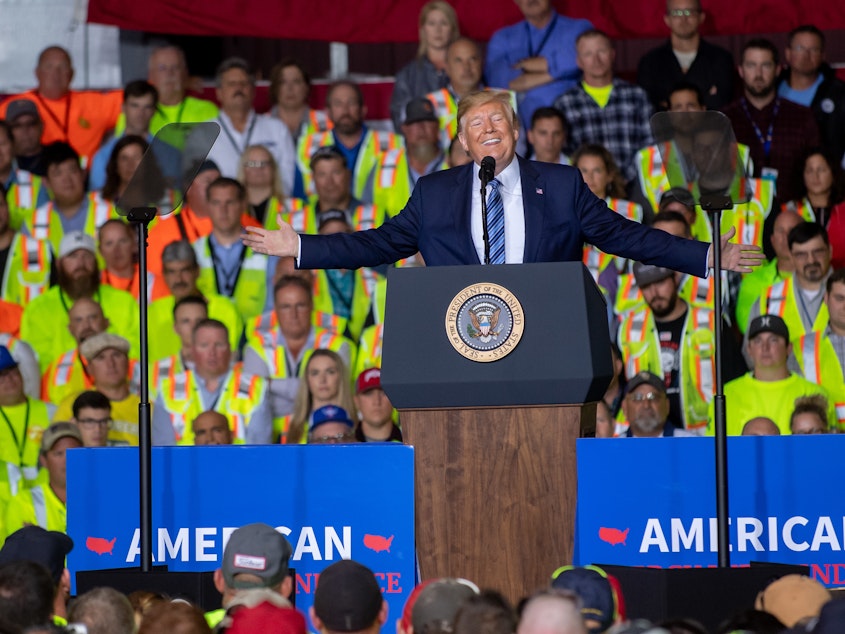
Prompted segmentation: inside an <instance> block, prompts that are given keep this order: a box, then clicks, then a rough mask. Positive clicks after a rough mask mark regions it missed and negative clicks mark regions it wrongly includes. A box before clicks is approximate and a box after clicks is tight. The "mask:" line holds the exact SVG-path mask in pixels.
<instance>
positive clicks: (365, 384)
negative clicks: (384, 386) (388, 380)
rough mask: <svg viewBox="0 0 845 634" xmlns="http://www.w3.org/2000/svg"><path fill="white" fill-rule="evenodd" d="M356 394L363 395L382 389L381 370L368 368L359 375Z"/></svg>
mask: <svg viewBox="0 0 845 634" xmlns="http://www.w3.org/2000/svg"><path fill="white" fill-rule="evenodd" d="M356 384H357V385H356V392H357V393H358V394H362V393H364V392H369V391H370V390H380V389H381V368H367V369H366V370H364V371H363V372H361V374H359V375H358V381H357V382H356Z"/></svg>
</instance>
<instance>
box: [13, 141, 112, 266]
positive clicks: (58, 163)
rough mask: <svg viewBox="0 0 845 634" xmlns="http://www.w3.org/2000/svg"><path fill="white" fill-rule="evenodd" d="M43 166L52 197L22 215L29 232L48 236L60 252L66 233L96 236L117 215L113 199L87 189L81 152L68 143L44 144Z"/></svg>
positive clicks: (34, 234)
mask: <svg viewBox="0 0 845 634" xmlns="http://www.w3.org/2000/svg"><path fill="white" fill-rule="evenodd" d="M44 169H45V171H46V176H45V177H44V184H45V185H47V187H48V188H49V190H50V193H51V195H52V200H50V201H49V202H46V203H44V204H43V205H41V206H40V207H38V208H36V209H35V211H33V212H32V213H31V214H30V215H29V216H27V217H26V218H24V219H23V224H22V226H21V229H22V231H23V232H24V234H26V235H27V236H30V237H32V238H36V239H38V240H47V241H48V242H50V244H52V245H53V250H54V251H55V252H59V251H61V242H62V238H64V236H65V235H66V234H69V233H73V232H80V231H81V232H83V233H85V234H87V235H89V236H93V235H95V234H96V232H97V229H99V228H100V226H101V225H102V224H103V223H104V222H105V221H106V220H108V219H109V218H116V217H117V212H116V210H115V208H114V206H113V205H112V204H111V203H109V202H107V201H105V200H103V199H102V198H101V197H100V196H99V195H98V194H96V193H94V192H91V193H86V192H85V171H84V170H83V169H82V166H81V165H80V164H79V155H78V154H77V153H76V152H75V151H74V150H73V148H72V147H71V146H69V145H68V144H67V143H60V142H57V143H52V144H50V145H48V146H46V147H45V148H44Z"/></svg>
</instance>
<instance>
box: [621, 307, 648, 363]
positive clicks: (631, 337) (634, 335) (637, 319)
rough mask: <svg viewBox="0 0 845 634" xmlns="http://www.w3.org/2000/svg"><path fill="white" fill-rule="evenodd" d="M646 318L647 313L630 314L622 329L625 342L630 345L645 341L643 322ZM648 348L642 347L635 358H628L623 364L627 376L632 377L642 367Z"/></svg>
mask: <svg viewBox="0 0 845 634" xmlns="http://www.w3.org/2000/svg"><path fill="white" fill-rule="evenodd" d="M647 317H648V311H645V310H640V311H637V312H636V313H634V314H632V315H631V316H630V317H629V318H628V319H627V320H626V323H625V325H624V326H623V327H624V330H625V333H624V334H625V339H624V340H625V341H629V342H631V343H642V342H643V341H644V340H645V322H646V318H647ZM647 352H648V346H644V347H643V348H642V350H641V351H640V353H639V354H638V355H636V356H634V355H633V354H632V355H631V356H629V357H628V361H627V362H626V363H625V366H626V367H625V370H626V372H627V375H628V376H634V375H635V374H637V373H638V372H639V371H640V370H642V369H643V367H642V362H641V361H642V358H643V357H645V356H646V353H647Z"/></svg>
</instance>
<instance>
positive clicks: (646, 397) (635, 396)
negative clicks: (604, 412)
mask: <svg viewBox="0 0 845 634" xmlns="http://www.w3.org/2000/svg"><path fill="white" fill-rule="evenodd" d="M628 398H629V399H631V400H632V401H633V402H634V403H642V402H643V401H662V400H663V394H662V393H660V392H648V393H647V394H639V393H632V394H628Z"/></svg>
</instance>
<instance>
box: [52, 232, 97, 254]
mask: <svg viewBox="0 0 845 634" xmlns="http://www.w3.org/2000/svg"><path fill="white" fill-rule="evenodd" d="M79 249H85V250H86V251H90V252H91V253H94V254H96V253H97V246H96V245H95V244H94V238H93V237H91V236H89V235H88V234H87V233H83V232H82V231H69V232H68V233H66V234H65V235H64V237H63V238H62V241H61V242H59V257H60V258H63V257H65V256H66V255H70V254H71V253H73V252H74V251H78V250H79Z"/></svg>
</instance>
